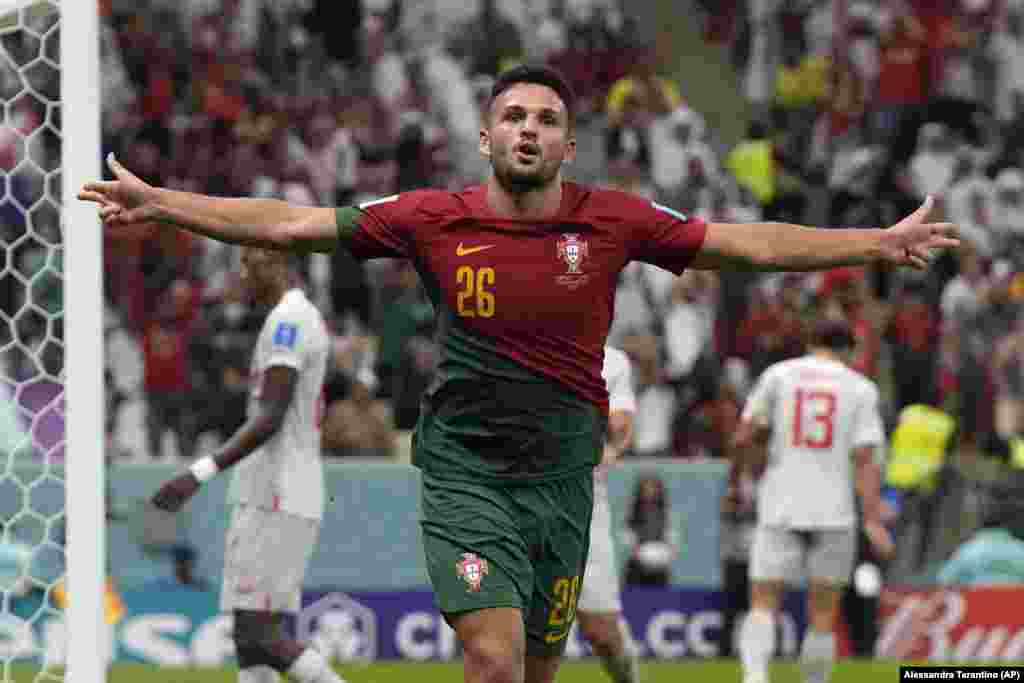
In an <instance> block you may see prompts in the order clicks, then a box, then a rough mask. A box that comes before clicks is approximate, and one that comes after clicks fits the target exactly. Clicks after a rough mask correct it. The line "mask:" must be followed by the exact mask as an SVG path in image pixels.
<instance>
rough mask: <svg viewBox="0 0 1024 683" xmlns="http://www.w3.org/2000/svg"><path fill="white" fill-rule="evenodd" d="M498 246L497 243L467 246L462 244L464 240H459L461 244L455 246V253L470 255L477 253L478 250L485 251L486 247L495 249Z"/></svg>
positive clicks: (457, 254)
mask: <svg viewBox="0 0 1024 683" xmlns="http://www.w3.org/2000/svg"><path fill="white" fill-rule="evenodd" d="M496 246H497V245H496V244H484V245H481V246H479V247H468V248H467V247H464V246H462V242H459V246H457V247H456V248H455V255H456V256H469V255H470V254H475V253H476V252H478V251H483V250H485V249H493V248H494V247H496Z"/></svg>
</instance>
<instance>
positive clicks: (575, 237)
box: [555, 233, 590, 289]
mask: <svg viewBox="0 0 1024 683" xmlns="http://www.w3.org/2000/svg"><path fill="white" fill-rule="evenodd" d="M555 246H556V247H557V248H558V258H559V260H561V261H562V262H563V263H565V265H566V268H567V271H566V274H565V275H559V276H558V277H556V278H555V281H556V282H558V284H560V285H564V286H566V287H569V288H570V289H575V288H577V287H579V286H581V285H583V284H584V283H586V281H587V280H588V279H589V278H590V276H589V275H586V274H584V273H583V272H581V267H582V265H583V261H584V260H586V258H587V254H589V253H590V247H589V245H588V244H587V241H586V240H581V239H580V236H579V234H577V233H566V234H564V235H562V239H560V240H558V242H557V243H556V245H555Z"/></svg>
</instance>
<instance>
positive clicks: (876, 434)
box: [734, 321, 893, 683]
mask: <svg viewBox="0 0 1024 683" xmlns="http://www.w3.org/2000/svg"><path fill="white" fill-rule="evenodd" d="M853 347H854V338H853V334H852V333H851V332H850V329H849V327H848V326H847V325H846V324H845V323H841V322H832V321H829V322H824V323H821V324H820V325H818V326H817V328H816V329H815V331H814V338H813V340H812V342H811V348H810V353H809V354H808V355H807V356H804V357H802V358H796V359H793V360H787V361H783V362H781V363H776V364H775V365H772V366H771V367H769V368H768V369H767V370H765V371H764V373H763V374H762V375H761V377H760V379H759V380H758V382H757V385H756V386H755V387H754V389H753V391H752V392H751V394H750V396H749V397H748V399H747V404H746V406H745V407H744V410H743V417H742V421H741V424H740V427H739V429H738V430H737V433H736V436H735V438H734V445H735V446H736V447H737V448H738V449H742V450H741V451H740V452H744V451H748V450H749V449H750V448H751V447H752V446H754V445H755V444H757V443H763V442H764V441H766V440H769V439H770V441H769V444H768V460H767V466H766V468H765V470H764V474H763V476H762V477H761V481H760V484H759V487H758V499H757V529H756V531H755V532H754V546H753V550H752V553H751V555H752V556H751V561H750V581H751V590H750V614H749V615H748V616H747V619H746V621H745V622H744V624H743V627H742V628H741V630H740V659H741V662H742V664H743V671H744V681H745V683H764V682H765V681H767V679H768V663H769V661H770V659H771V656H772V653H773V652H774V651H775V614H776V611H777V610H778V606H779V599H780V596H781V594H782V591H783V589H784V588H785V585H786V583H787V582H790V581H793V580H799V578H800V577H802V576H806V578H807V579H808V607H807V612H808V615H809V619H808V628H807V633H806V635H805V636H804V641H803V645H802V648H801V653H800V659H801V665H802V667H803V669H804V675H805V678H806V680H807V681H808V682H809V683H824V682H825V681H827V680H828V679H829V676H830V675H831V671H832V663H833V661H834V659H835V638H834V636H833V632H832V630H833V624H834V623H835V619H836V615H837V611H838V601H839V596H840V591H841V588H842V587H843V586H844V585H845V584H846V582H847V580H848V579H849V576H850V572H851V570H852V568H853V561H854V554H855V551H856V543H857V510H856V507H855V501H854V498H853V492H854V489H855V488H856V491H857V493H858V494H859V496H860V503H861V515H862V517H863V524H864V530H865V532H866V533H867V535H868V538H869V539H870V540H871V542H872V544H873V545H874V546H875V547H876V550H878V551H879V553H880V555H881V556H886V555H888V554H890V553H891V552H892V548H893V546H892V541H891V540H890V539H889V535H888V532H886V530H885V527H884V526H883V525H882V522H881V519H880V505H879V500H880V499H879V485H880V467H879V462H878V459H879V457H880V447H881V445H882V443H883V438H884V433H883V427H882V418H881V416H880V415H879V412H878V388H877V387H876V386H875V384H874V383H873V382H872V381H870V380H869V379H867V378H866V377H864V376H863V375H861V374H859V373H857V372H856V371H854V370H851V369H850V368H848V367H847V366H846V362H847V359H848V356H847V354H848V353H849V352H850V351H852V349H853ZM805 569H806V571H805Z"/></svg>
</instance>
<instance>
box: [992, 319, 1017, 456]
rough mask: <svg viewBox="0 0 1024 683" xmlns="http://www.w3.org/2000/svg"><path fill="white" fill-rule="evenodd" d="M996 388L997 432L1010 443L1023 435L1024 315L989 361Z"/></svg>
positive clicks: (1000, 343)
mask: <svg viewBox="0 0 1024 683" xmlns="http://www.w3.org/2000/svg"><path fill="white" fill-rule="evenodd" d="M992 375H993V377H994V378H995V385H996V403H995V422H996V433H997V434H998V435H999V436H1000V437H1001V438H1003V439H1005V440H1007V441H1009V440H1011V439H1013V438H1014V437H1018V436H1021V435H1024V315H1020V316H1018V317H1017V322H1016V326H1015V327H1014V329H1013V330H1012V331H1011V332H1010V333H1009V334H1008V335H1007V336H1006V337H1004V338H1003V339H1002V340H1001V341H1000V342H999V346H997V347H996V350H995V357H994V358H993V360H992Z"/></svg>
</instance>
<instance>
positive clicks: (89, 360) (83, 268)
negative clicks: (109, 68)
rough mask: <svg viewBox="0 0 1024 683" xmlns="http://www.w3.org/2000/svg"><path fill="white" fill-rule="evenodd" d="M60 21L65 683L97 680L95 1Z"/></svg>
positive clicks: (75, 0)
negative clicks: (92, 186)
mask: <svg viewBox="0 0 1024 683" xmlns="http://www.w3.org/2000/svg"><path fill="white" fill-rule="evenodd" d="M60 20H61V23H62V25H64V26H68V27H72V29H71V30H68V31H62V32H61V44H60V59H61V87H60V99H61V107H62V109H63V115H62V117H61V118H62V126H63V136H62V152H61V164H62V169H63V171H62V194H63V197H62V207H61V209H62V210H61V223H62V228H63V235H64V254H65V259H64V267H65V271H64V272H65V275H64V316H65V328H64V331H65V337H64V338H65V339H66V340H67V343H66V344H65V362H64V369H65V372H64V378H65V385H64V387H65V398H66V401H67V411H66V416H67V417H66V422H65V424H66V428H65V439H66V444H65V453H66V454H67V455H66V458H67V459H66V466H65V484H64V491H65V514H66V519H67V546H66V549H65V552H66V556H67V560H66V562H67V564H66V566H67V586H68V597H69V600H68V608H67V621H66V623H67V630H66V633H67V634H68V641H67V650H66V652H67V655H66V657H67V658H66V667H67V668H66V680H67V681H68V683H102V682H103V681H105V680H106V666H107V658H106V648H107V647H108V644H107V636H106V634H107V627H106V624H105V623H104V618H103V584H104V579H105V577H104V574H105V572H106V561H107V545H106V529H107V528H106V515H105V509H106V506H105V500H104V493H105V490H106V485H105V472H104V461H105V458H106V453H105V450H106V438H105V434H106V432H105V427H104V419H103V413H104V391H103V367H104V363H103V360H104V359H103V247H102V242H103V239H102V232H101V230H100V224H99V218H98V215H97V213H96V211H95V209H94V208H92V206H91V205H87V204H85V203H84V202H80V201H78V200H77V198H76V197H77V194H78V189H79V188H80V187H81V185H82V183H83V182H85V181H88V180H92V179H97V180H98V179H99V178H100V177H101V176H100V164H101V162H100V95H101V93H100V63H99V61H100V60H99V42H100V41H99V3H98V2H97V0H63V2H62V3H61V19H60Z"/></svg>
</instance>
